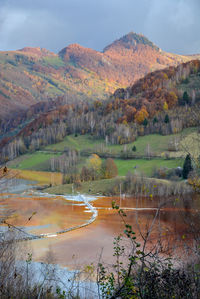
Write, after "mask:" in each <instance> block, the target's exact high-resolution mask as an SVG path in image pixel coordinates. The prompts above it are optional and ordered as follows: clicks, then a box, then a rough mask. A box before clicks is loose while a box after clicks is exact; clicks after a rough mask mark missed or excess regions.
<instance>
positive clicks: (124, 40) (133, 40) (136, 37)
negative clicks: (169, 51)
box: [103, 32, 160, 52]
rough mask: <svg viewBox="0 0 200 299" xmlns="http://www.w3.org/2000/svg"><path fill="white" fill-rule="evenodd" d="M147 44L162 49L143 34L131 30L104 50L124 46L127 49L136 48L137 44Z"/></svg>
mask: <svg viewBox="0 0 200 299" xmlns="http://www.w3.org/2000/svg"><path fill="white" fill-rule="evenodd" d="M139 44H140V45H147V46H150V47H151V48H153V49H155V50H157V51H159V50H160V49H159V48H158V47H157V46H156V45H154V43H153V42H151V41H150V40H149V39H148V38H147V37H145V36H144V35H143V34H137V33H135V32H129V33H128V34H126V35H124V36H123V37H121V38H120V39H118V40H116V41H114V42H113V43H112V44H111V45H109V46H107V47H106V48H104V50H103V52H106V51H108V50H110V49H113V48H118V47H123V48H127V49H131V48H135V47H136V46H137V45H139Z"/></svg>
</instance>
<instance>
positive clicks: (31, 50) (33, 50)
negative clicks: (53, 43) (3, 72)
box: [18, 47, 55, 56]
mask: <svg viewBox="0 0 200 299" xmlns="http://www.w3.org/2000/svg"><path fill="white" fill-rule="evenodd" d="M18 51H19V52H23V53H26V54H30V55H33V56H49V55H55V54H54V53H53V52H50V51H49V50H47V49H45V48H40V47H25V48H23V49H20V50H18Z"/></svg>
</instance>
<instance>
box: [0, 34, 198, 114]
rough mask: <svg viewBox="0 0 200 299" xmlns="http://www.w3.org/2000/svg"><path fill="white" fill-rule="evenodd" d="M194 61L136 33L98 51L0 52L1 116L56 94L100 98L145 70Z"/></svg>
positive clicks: (193, 57) (81, 49)
mask: <svg viewBox="0 0 200 299" xmlns="http://www.w3.org/2000/svg"><path fill="white" fill-rule="evenodd" d="M197 57H200V56H179V55H174V54H168V53H165V52H163V51H161V50H160V49H159V48H158V47H157V46H155V45H154V44H153V43H152V42H150V41H149V40H148V39H147V38H145V37H144V36H142V35H138V34H135V33H129V34H128V35H125V36H124V37H122V38H120V39H119V40H117V41H115V42H114V43H112V44H111V45H109V46H107V47H106V48H105V49H104V51H103V52H98V51H94V50H92V49H87V48H84V47H81V46H80V45H77V44H74V45H70V46H68V47H66V48H64V49H63V50H61V51H60V52H59V54H55V53H52V52H50V51H48V50H46V49H41V48H28V47H26V48H24V49H21V50H18V51H10V52H0V117H1V118H7V117H8V116H9V115H11V114H13V113H14V112H16V111H17V110H18V111H20V110H24V109H27V108H28V107H29V106H31V105H33V104H35V103H37V102H40V101H45V100H48V99H49V98H55V97H56V96H58V95H64V94H67V95H68V97H76V98H79V97H81V98H82V99H84V98H87V99H97V98H99V97H100V98H102V99H103V98H106V97H107V96H108V95H109V94H110V93H112V92H114V90H116V89H117V88H121V87H125V86H128V85H130V84H132V83H134V82H135V81H136V80H137V79H139V78H141V77H143V76H144V75H145V74H146V73H148V72H150V71H153V70H157V69H162V68H165V67H166V66H169V65H177V64H178V63H180V62H185V61H188V60H191V59H195V58H197Z"/></svg>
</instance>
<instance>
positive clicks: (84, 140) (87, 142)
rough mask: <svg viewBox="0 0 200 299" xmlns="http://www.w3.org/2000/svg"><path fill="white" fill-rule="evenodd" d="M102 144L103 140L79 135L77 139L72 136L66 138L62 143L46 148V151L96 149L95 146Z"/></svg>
mask: <svg viewBox="0 0 200 299" xmlns="http://www.w3.org/2000/svg"><path fill="white" fill-rule="evenodd" d="M102 142H103V140H98V139H97V140H96V139H94V138H93V137H92V136H90V135H79V136H77V137H74V135H70V136H66V137H65V138H64V140H63V141H62V142H59V143H56V144H52V145H49V146H47V147H45V149H46V150H56V151H63V150H64V149H65V147H68V148H70V149H77V150H84V149H94V148H95V146H97V145H99V144H101V143H102Z"/></svg>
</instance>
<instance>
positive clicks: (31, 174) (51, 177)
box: [16, 170, 62, 185]
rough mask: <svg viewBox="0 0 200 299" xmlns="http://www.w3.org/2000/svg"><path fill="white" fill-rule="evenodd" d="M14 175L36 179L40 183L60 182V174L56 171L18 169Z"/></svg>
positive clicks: (56, 183)
mask: <svg viewBox="0 0 200 299" xmlns="http://www.w3.org/2000/svg"><path fill="white" fill-rule="evenodd" d="M16 175H17V177H18V178H20V179H26V180H31V181H37V182H38V183H40V184H52V185H60V184H62V174H61V173H57V172H55V173H52V172H45V171H32V170H18V171H17V172H16Z"/></svg>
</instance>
